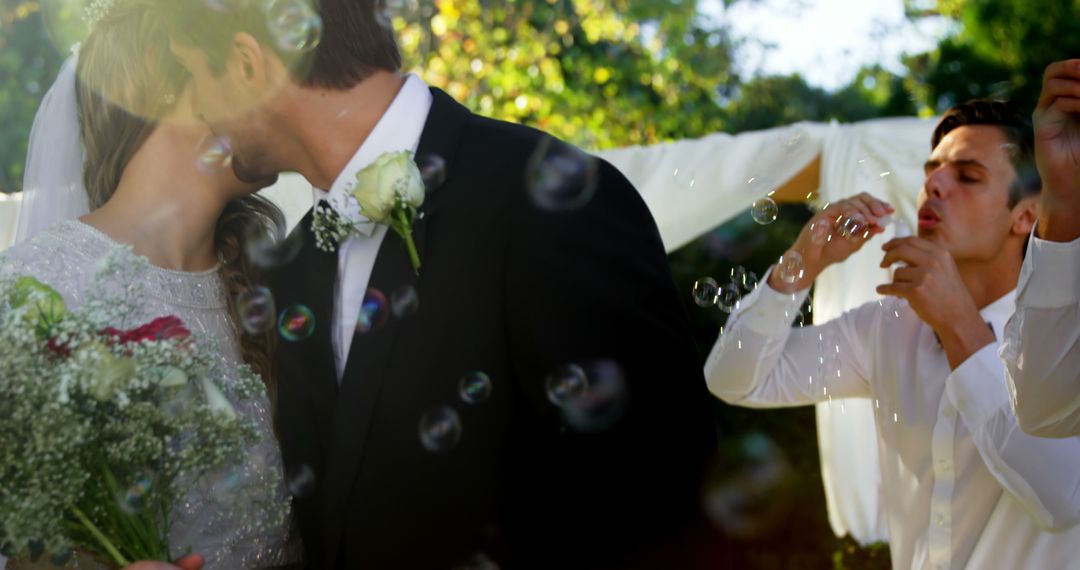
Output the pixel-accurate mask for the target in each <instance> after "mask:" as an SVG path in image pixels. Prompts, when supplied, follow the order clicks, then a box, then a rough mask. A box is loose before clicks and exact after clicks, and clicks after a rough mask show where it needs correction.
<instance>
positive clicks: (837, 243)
mask: <svg viewBox="0 0 1080 570" xmlns="http://www.w3.org/2000/svg"><path fill="white" fill-rule="evenodd" d="M892 213H893V207H892V206H890V205H889V204H888V203H887V202H883V201H881V200H878V199H877V198H874V197H873V196H871V195H869V194H867V193H865V192H864V193H862V194H859V195H857V196H853V197H851V198H847V199H844V200H841V201H839V202H836V203H834V204H830V205H829V207H828V208H825V209H824V210H822V211H821V212H819V213H817V214H815V215H814V217H813V218H811V219H810V221H809V222H807V223H806V225H805V226H803V229H802V231H801V232H799V237H798V238H797V239H796V240H795V243H794V244H792V246H791V248H790V249H789V250H790V251H795V252H797V253H799V255H801V256H802V261H803V266H804V271H803V274H802V277H801V278H799V279H796V280H795V281H794V282H789V281H785V280H784V279H782V278H781V277H780V276H779V275H778V274H777V272H776V271H774V272H773V274H772V275H771V276H770V277H769V286H770V287H772V288H773V289H775V290H777V291H780V292H783V293H791V292H794V291H801V290H803V289H807V288H809V287H810V285H811V284H813V282H814V279H817V276H818V275H819V274H820V273H821V272H822V271H824V270H825V268H826V267H828V266H830V265H832V264H834V263H840V262H842V261H844V260H845V259H847V258H849V257H851V255H852V254H853V253H855V252H856V251H859V249H861V248H862V246H863V245H864V244H865V243H866V240H868V239H869V238H871V237H873V236H875V235H877V234H879V233H881V232H883V231H885V230H884V227H883V222H882V219H883V218H885V217H887V216H889V215H891V214H892Z"/></svg>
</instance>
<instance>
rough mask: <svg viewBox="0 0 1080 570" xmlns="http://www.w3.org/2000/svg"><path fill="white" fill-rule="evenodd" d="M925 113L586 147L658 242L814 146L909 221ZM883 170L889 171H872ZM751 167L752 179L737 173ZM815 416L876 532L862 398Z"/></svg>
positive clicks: (879, 276) (853, 285) (862, 524)
mask: <svg viewBox="0 0 1080 570" xmlns="http://www.w3.org/2000/svg"><path fill="white" fill-rule="evenodd" d="M934 124H935V121H934V120H929V119H912V118H900V119H883V120H875V121H868V122H864V123H858V124H853V125H839V124H835V123H834V124H821V123H799V124H795V125H791V126H787V127H782V128H777V129H770V130H766V131H758V132H750V133H742V134H738V135H728V134H714V135H710V136H707V137H704V138H701V139H695V140H683V141H678V142H674V143H669V144H663V145H656V146H651V147H631V148H624V149H614V150H605V151H600V152H598V153H596V154H598V155H599V156H600V157H602V158H604V159H606V160H608V161H610V162H611V163H612V164H614V165H615V166H616V167H617V168H619V169H620V170H621V171H622V172H623V173H624V174H625V175H626V176H627V178H629V179H630V181H631V182H632V183H633V184H634V185H635V186H636V187H637V188H638V190H639V191H640V192H641V194H642V196H643V197H644V199H645V201H646V203H647V204H648V205H649V208H650V209H651V210H652V213H653V216H654V217H655V218H656V222H657V224H658V226H659V228H660V234H661V237H662V238H663V240H664V244H665V247H666V248H667V250H668V251H673V250H675V249H678V248H679V247H681V246H683V245H685V244H686V243H688V242H690V241H692V240H693V239H695V238H697V237H698V236H700V235H702V234H703V233H705V232H707V231H709V230H711V229H713V228H715V227H716V226H718V225H720V224H722V223H723V222H725V221H727V220H728V219H730V218H732V217H734V216H735V215H737V214H739V213H740V212H742V211H744V210H745V209H746V208H747V207H749V206H750V204H751V203H753V201H754V200H756V199H758V198H760V197H762V196H763V195H764V194H765V193H766V192H768V191H770V190H773V189H775V188H777V187H779V186H781V185H783V184H784V183H785V182H787V181H788V180H790V179H791V178H792V177H794V176H795V175H796V174H798V173H799V172H801V171H802V170H803V169H804V168H806V166H807V165H809V164H810V163H811V162H813V160H814V159H815V158H816V157H818V156H821V159H822V169H821V181H820V188H818V192H819V193H820V194H821V196H822V198H823V199H824V200H830V201H835V200H837V199H840V198H843V197H846V196H850V195H852V194H855V193H857V192H862V191H866V192H869V193H871V194H873V195H875V196H878V197H880V198H883V199H885V200H887V201H889V202H890V203H892V204H893V205H894V206H895V207H896V209H897V216H901V217H904V218H906V219H907V220H908V221H909V223H911V224H912V227H914V220H915V212H916V206H915V202H916V199H917V196H918V192H919V190H920V189H921V187H922V168H921V166H922V164H923V162H924V161H925V160H926V157H927V156H928V155H929V151H930V133H931V132H932V130H933V126H934ZM885 172H888V173H889V174H888V175H886V176H882V174H883V173H885ZM752 178H754V179H756V182H758V183H751V184H748V183H747V182H748V181H749V180H750V179H752ZM763 181H764V183H762V182H763ZM263 195H265V196H267V197H268V198H270V199H271V200H273V201H274V202H276V203H277V204H278V205H279V206H280V207H281V208H282V209H283V211H284V212H285V215H286V218H287V221H288V223H289V227H290V228H291V227H292V226H294V225H295V224H296V223H297V222H298V221H299V220H300V218H301V217H303V215H304V213H305V212H306V211H307V209H308V208H310V207H311V203H312V194H311V186H310V185H309V184H308V183H307V182H306V181H305V180H304V179H303V178H302V177H300V176H298V175H296V174H285V175H282V177H281V179H280V180H279V181H278V183H277V184H276V185H275V186H273V187H271V188H268V189H266V190H264V191H263ZM18 204H19V198H18V196H17V195H15V196H2V195H0V249H3V248H5V247H7V246H8V245H10V243H11V239H12V238H13V234H14V226H15V220H16V219H17V211H18ZM888 237H891V232H888V233H886V234H885V236H879V237H878V238H875V240H874V241H872V242H871V243H869V244H867V246H866V247H864V248H863V250H862V251H861V252H859V253H858V254H856V255H855V256H853V257H852V259H850V260H849V261H848V262H846V263H844V264H842V265H839V266H836V267H833V268H831V269H829V270H828V271H826V272H825V273H823V274H822V275H821V277H820V278H819V279H818V282H817V289H816V293H815V298H814V316H815V318H816V319H818V320H822V319H829V318H832V317H834V316H836V315H838V314H840V313H841V312H843V311H844V310H847V309H849V308H853V307H856V306H858V305H860V304H862V303H864V302H866V301H868V300H872V299H875V298H876V293H875V292H874V287H875V286H876V285H877V284H880V283H883V282H885V281H886V279H887V278H888V273H887V272H885V271H884V270H881V269H880V268H878V262H879V261H880V259H881V250H880V245H881V243H883V242H884V240H885V239H887V238H888ZM687 294H689V292H687ZM817 422H818V440H819V444H820V449H821V458H822V475H823V479H824V481H825V491H826V499H827V502H828V507H829V522H830V523H831V525H832V528H833V531H835V532H836V534H837V535H843V534H848V533H850V534H851V535H853V536H854V537H855V538H856V539H857V540H859V541H860V542H863V543H869V542H873V541H877V540H887V533H886V529H885V522H884V520H885V519H884V516H883V512H882V507H881V500H880V486H881V483H880V476H879V474H878V471H877V460H876V458H877V442H876V434H875V432H874V422H873V416H872V412H871V409H870V405H869V403H868V402H866V401H858V400H855V401H844V402H841V401H839V400H838V401H834V402H833V404H832V406H831V407H830V406H829V405H827V404H823V405H819V406H818V419H817ZM2 567H3V566H2V564H0V568H2Z"/></svg>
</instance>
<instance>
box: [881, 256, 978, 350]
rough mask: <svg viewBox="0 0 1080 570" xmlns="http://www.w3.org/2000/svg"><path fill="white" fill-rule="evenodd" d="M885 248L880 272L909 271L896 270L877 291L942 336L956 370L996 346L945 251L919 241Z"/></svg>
mask: <svg viewBox="0 0 1080 570" xmlns="http://www.w3.org/2000/svg"><path fill="white" fill-rule="evenodd" d="M881 248H882V249H883V250H885V257H884V258H883V259H882V260H881V267H890V266H892V265H893V264H894V263H899V262H902V263H905V264H906V265H905V266H903V267H898V268H897V269H896V271H894V272H893V282H892V283H889V284H886V285H881V286H879V287H878V288H877V292H878V293H880V294H882V295H892V296H894V297H899V298H901V299H905V300H907V302H908V304H909V305H911V308H912V309H913V310H914V311H915V313H916V314H918V315H919V319H921V320H922V321H923V322H924V323H926V324H927V325H929V326H930V328H932V329H934V332H936V333H937V334H938V338H939V339H940V340H941V346H942V348H943V349H944V350H945V354H946V356H947V357H948V359H949V365H950V366H951V367H952V368H954V369H955V368H956V367H957V366H960V365H961V364H963V362H964V361H965V360H967V359H968V357H970V356H971V355H972V354H975V353H976V352H978V350H979V349H981V348H982V347H984V346H986V345H987V344H990V343H991V342H994V333H993V332H992V331H991V330H990V328H989V327H987V326H986V322H985V321H983V319H982V317H981V316H980V315H979V308H978V307H977V306H976V305H975V300H974V299H973V298H972V297H971V293H969V292H968V289H967V286H966V285H965V284H964V281H963V279H962V278H961V277H960V270H959V269H958V268H957V266H956V261H955V260H954V259H953V257H952V255H951V254H950V253H949V252H948V251H947V250H946V249H945V248H943V247H941V246H940V245H938V244H936V243H934V242H932V241H930V240H925V239H922V238H917V237H906V238H898V239H893V240H890V241H889V242H888V243H886V244H885V245H883V246H882V247H881Z"/></svg>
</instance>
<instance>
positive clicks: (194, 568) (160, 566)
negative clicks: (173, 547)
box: [124, 554, 203, 570]
mask: <svg viewBox="0 0 1080 570" xmlns="http://www.w3.org/2000/svg"><path fill="white" fill-rule="evenodd" d="M202 567H203V557H202V556H199V555H198V554H189V555H188V556H185V557H183V558H181V559H180V560H177V561H176V562H174V563H173V564H169V563H167V562H145V561H144V562H136V563H134V564H131V565H129V566H126V567H124V570H202Z"/></svg>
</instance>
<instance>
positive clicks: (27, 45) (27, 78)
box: [0, 0, 63, 192]
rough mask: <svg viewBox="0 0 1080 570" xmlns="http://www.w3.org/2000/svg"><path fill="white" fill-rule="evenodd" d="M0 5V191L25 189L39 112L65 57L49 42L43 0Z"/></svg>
mask: <svg viewBox="0 0 1080 570" xmlns="http://www.w3.org/2000/svg"><path fill="white" fill-rule="evenodd" d="M3 6H4V7H3V8H2V9H0V192H17V191H19V190H21V189H22V173H23V166H24V164H25V161H26V149H27V145H28V140H27V137H28V135H29V134H30V125H31V124H32V123H33V120H34V112H35V111H36V110H37V106H38V104H39V103H40V101H41V98H42V96H44V95H45V91H46V90H47V89H48V88H49V85H52V82H53V80H54V79H55V78H56V73H57V71H59V69H60V65H61V64H62V63H63V57H61V55H60V53H59V52H58V51H57V50H56V48H54V47H53V45H52V43H51V42H50V41H49V36H48V33H47V32H46V29H45V25H44V23H43V21H42V17H41V11H40V4H39V3H38V2H24V1H12V0H6V1H5V3H4V4H3Z"/></svg>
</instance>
